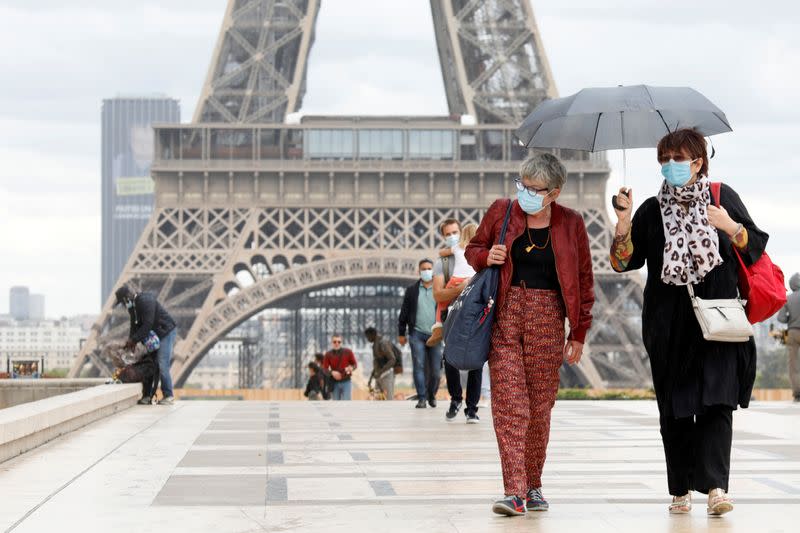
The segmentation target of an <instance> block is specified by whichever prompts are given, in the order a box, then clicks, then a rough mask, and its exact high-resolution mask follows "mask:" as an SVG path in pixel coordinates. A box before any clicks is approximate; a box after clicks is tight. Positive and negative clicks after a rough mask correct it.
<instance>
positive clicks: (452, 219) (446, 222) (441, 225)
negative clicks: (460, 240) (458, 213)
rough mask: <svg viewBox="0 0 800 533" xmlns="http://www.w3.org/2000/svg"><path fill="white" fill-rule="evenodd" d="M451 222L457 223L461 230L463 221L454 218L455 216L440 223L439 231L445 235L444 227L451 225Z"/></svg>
mask: <svg viewBox="0 0 800 533" xmlns="http://www.w3.org/2000/svg"><path fill="white" fill-rule="evenodd" d="M450 224H455V225H457V226H458V230H459V231H461V222H459V221H458V220H456V219H454V218H448V219H446V220H445V221H444V222H442V223H441V224H439V233H441V234H442V235H444V228H446V227H447V226H449V225H450Z"/></svg>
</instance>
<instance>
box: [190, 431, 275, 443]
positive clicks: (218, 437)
mask: <svg viewBox="0 0 800 533" xmlns="http://www.w3.org/2000/svg"><path fill="white" fill-rule="evenodd" d="M266 442H267V434H266V433H264V432H260V431H240V432H236V433H233V432H219V431H215V432H210V431H205V432H203V433H201V434H200V435H199V436H198V437H197V439H196V440H195V441H194V443H195V444H202V445H216V444H223V445H224V444H264V443H266Z"/></svg>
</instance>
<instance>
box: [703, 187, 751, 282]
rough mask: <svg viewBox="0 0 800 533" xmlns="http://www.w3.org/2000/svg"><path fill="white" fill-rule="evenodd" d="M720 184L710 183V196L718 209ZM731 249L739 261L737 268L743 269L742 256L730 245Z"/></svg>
mask: <svg viewBox="0 0 800 533" xmlns="http://www.w3.org/2000/svg"><path fill="white" fill-rule="evenodd" d="M721 191H722V182H721V181H712V182H711V195H712V196H713V197H714V205H715V206H716V207H719V206H720V205H719V201H720V200H719V197H720V195H721V194H722V193H721ZM731 248H733V253H734V254H736V259H738V260H739V267H740V268H745V265H744V261H743V260H742V254H740V253H739V250H738V249H737V248H736V246H734V245H733V243H731Z"/></svg>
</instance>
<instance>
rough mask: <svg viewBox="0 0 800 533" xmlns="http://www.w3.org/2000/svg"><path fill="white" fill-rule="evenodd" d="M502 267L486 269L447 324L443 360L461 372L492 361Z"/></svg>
mask: <svg viewBox="0 0 800 533" xmlns="http://www.w3.org/2000/svg"><path fill="white" fill-rule="evenodd" d="M513 204H514V202H513V201H511V200H510V201H509V202H508V207H507V209H506V216H505V219H504V220H503V227H502V229H501V230H500V238H499V239H498V240H497V242H498V243H504V242H505V239H506V230H507V229H508V219H509V218H510V216H511V207H512V205H513ZM499 281H500V268H499V267H497V266H487V267H486V268H484V269H483V270H481V271H480V272H478V273H477V274H475V275H474V276H472V279H471V280H470V282H469V283H468V284H467V286H466V287H465V288H464V290H463V291H462V292H461V294H459V295H458V298H456V300H455V302H453V305H451V306H450V311H449V313H448V314H447V320H445V323H444V359H445V361H447V362H448V363H449V364H450V365H451V366H454V367H456V368H457V369H459V370H480V369H481V368H483V365H484V364H485V363H486V361H487V360H488V359H489V346H490V344H491V338H492V324H493V323H494V315H495V307H496V306H495V305H494V304H495V302H496V301H497V286H498V283H499Z"/></svg>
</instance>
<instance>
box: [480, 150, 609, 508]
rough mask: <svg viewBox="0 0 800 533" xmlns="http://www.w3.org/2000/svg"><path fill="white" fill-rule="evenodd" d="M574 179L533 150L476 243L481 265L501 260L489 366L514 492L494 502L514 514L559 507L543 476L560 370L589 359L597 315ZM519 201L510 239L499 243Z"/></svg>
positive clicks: (508, 485)
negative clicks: (567, 187)
mask: <svg viewBox="0 0 800 533" xmlns="http://www.w3.org/2000/svg"><path fill="white" fill-rule="evenodd" d="M566 179H567V171H566V169H565V168H564V165H563V164H562V163H561V162H560V161H559V160H558V158H556V157H555V156H553V155H551V154H537V155H534V156H532V157H530V158H529V159H528V160H526V161H525V162H524V163H523V164H522V167H521V169H520V176H519V178H517V179H516V188H517V195H516V201H514V200H508V199H501V200H497V201H495V202H494V203H493V204H492V205H491V207H489V210H488V211H487V212H486V215H485V216H484V217H483V220H481V224H480V227H478V231H477V233H476V235H475V237H474V238H473V239H472V240H471V241H470V243H469V246H468V247H467V251H466V258H467V261H469V263H470V264H471V265H472V267H473V268H474V269H475V270H476V271H480V270H482V269H484V268H486V267H488V266H493V265H497V266H499V268H500V282H499V285H498V289H497V303H496V305H497V314H496V321H495V324H494V327H493V330H492V339H491V349H490V352H489V374H490V377H491V383H492V415H493V418H494V429H495V433H496V435H497V444H498V448H499V450H500V462H501V465H502V470H503V485H504V489H505V497H504V498H502V499H501V500H498V501H497V502H495V504H494V506H493V507H492V510H493V511H494V512H495V513H497V514H502V515H507V516H513V515H521V514H524V513H525V512H526V511H544V510H547V509H548V507H549V505H548V503H547V501H546V500H545V499H544V496H543V494H542V482H541V476H542V468H543V466H544V460H545V452H546V450H547V442H548V440H549V437H550V411H551V410H552V408H553V405H554V403H555V399H556V392H557V391H558V382H559V368H560V367H561V364H562V362H563V361H564V360H566V361H567V362H568V363H569V364H571V365H572V364H576V363H578V362H579V361H580V358H581V354H582V353H583V342H584V339H585V338H586V332H587V331H588V330H589V327H590V326H591V323H592V314H591V309H592V305H593V304H594V279H593V276H592V257H591V254H590V252H589V237H588V235H587V234H586V228H585V226H584V223H583V218H582V217H581V215H580V214H579V213H577V212H576V211H573V210H571V209H567V208H566V207H563V206H561V205H559V204H558V203H556V199H557V198H558V195H559V194H560V191H561V188H562V187H563V186H564V183H565V182H566ZM509 202H512V204H511V215H510V218H509V222H508V230H507V231H506V239H505V242H502V243H498V242H497V240H498V239H499V235H500V231H501V227H502V225H503V220H504V218H505V214H506V210H507V208H508V206H509ZM565 318H566V319H567V320H568V321H569V326H570V329H569V336H568V337H567V338H566V339H565V334H564V320H565Z"/></svg>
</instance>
